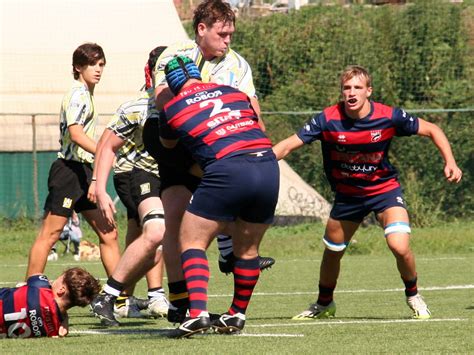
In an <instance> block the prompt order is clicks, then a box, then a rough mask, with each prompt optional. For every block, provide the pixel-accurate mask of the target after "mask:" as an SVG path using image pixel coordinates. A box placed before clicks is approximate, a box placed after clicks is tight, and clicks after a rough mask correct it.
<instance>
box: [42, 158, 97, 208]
mask: <svg viewBox="0 0 474 355" xmlns="http://www.w3.org/2000/svg"><path fill="white" fill-rule="evenodd" d="M91 179H92V166H91V165H90V164H85V163H79V162H77V161H73V160H64V159H57V160H56V161H55V162H54V163H53V164H52V165H51V168H50V169H49V176H48V197H46V202H45V203H44V210H45V212H48V211H49V212H51V213H52V214H55V215H59V216H63V217H71V216H72V211H73V210H74V211H76V212H78V213H79V212H81V211H87V210H94V209H96V208H97V206H96V205H95V203H92V202H91V201H89V200H88V199H87V192H88V190H89V185H90V183H91Z"/></svg>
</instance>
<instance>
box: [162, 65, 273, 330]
mask: <svg viewBox="0 0 474 355" xmlns="http://www.w3.org/2000/svg"><path fill="white" fill-rule="evenodd" d="M165 73H166V80H167V82H168V86H169V88H170V89H171V91H172V92H173V94H174V95H175V97H174V98H173V99H172V100H171V101H169V102H168V103H167V104H166V105H165V106H164V115H163V116H162V117H161V120H160V123H161V126H160V140H161V143H162V144H163V146H165V147H167V148H173V147H174V146H175V145H176V144H177V141H178V139H179V141H180V142H181V143H182V144H183V145H184V146H186V147H187V148H188V150H189V151H190V152H191V154H192V155H193V158H194V159H195V161H196V162H197V163H198V164H199V166H200V167H201V169H202V170H203V172H204V174H203V177H202V179H201V182H200V184H199V186H198V188H197V189H196V191H195V192H194V193H193V196H192V198H191V201H190V203H189V205H188V207H187V210H186V212H185V214H184V216H183V219H182V223H181V227H180V231H179V248H180V251H181V263H182V270H183V273H184V278H185V281H186V286H187V290H188V294H189V316H188V317H187V318H185V319H184V321H183V322H182V323H181V325H180V326H179V327H178V328H177V329H176V330H175V332H174V333H173V334H172V335H171V336H172V337H177V338H181V337H188V336H190V335H192V334H194V333H197V332H203V331H206V330H207V329H209V328H210V327H211V326H212V327H213V328H214V329H215V330H216V331H217V332H220V333H231V332H239V331H240V330H242V329H243V327H244V324H245V312H246V310H247V307H248V304H249V302H250V298H251V296H252V292H253V289H254V287H255V285H256V284H257V281H258V278H259V275H260V266H259V259H258V248H259V245H260V242H261V240H262V238H263V235H264V233H265V231H266V230H267V228H268V227H269V225H270V223H272V221H273V218H274V213H275V207H276V203H277V199H278V189H279V168H278V163H277V161H276V159H275V155H274V154H273V151H272V149H271V147H272V144H271V141H270V140H269V139H268V138H267V137H266V136H265V134H264V133H263V131H262V130H261V128H260V127H259V124H258V116H257V114H256V113H255V110H254V109H253V107H252V105H251V103H250V99H249V98H248V96H247V95H246V94H245V93H243V92H241V91H239V90H237V89H235V88H232V87H230V86H225V85H218V84H214V83H203V82H202V81H201V75H200V72H199V69H198V68H197V66H196V65H195V64H194V62H193V61H192V60H191V59H189V58H187V57H184V56H178V57H176V58H174V59H172V60H171V61H170V62H169V63H168V64H167V65H166V67H165ZM231 222H234V223H235V227H236V228H235V233H234V234H233V235H232V243H233V250H234V256H235V263H234V268H233V274H234V298H233V300H232V304H231V306H230V308H229V309H228V311H227V312H226V313H224V314H222V315H221V316H218V317H216V319H213V320H212V323H211V319H210V317H209V313H208V310H207V299H208V297H207V288H208V282H209V265H208V261H207V256H206V250H207V248H208V246H209V244H210V243H211V241H212V240H213V239H214V237H215V236H216V235H217V234H219V233H221V232H222V231H223V230H224V229H225V228H226V227H227V225H228V224H229V223H231Z"/></svg>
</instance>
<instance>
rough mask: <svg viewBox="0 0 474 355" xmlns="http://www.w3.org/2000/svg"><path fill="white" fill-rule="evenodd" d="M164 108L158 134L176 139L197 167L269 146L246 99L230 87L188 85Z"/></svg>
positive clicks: (270, 145) (268, 140)
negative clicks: (191, 156) (187, 150)
mask: <svg viewBox="0 0 474 355" xmlns="http://www.w3.org/2000/svg"><path fill="white" fill-rule="evenodd" d="M164 111H165V115H164V118H163V119H162V122H161V123H162V124H161V127H160V136H161V137H163V138H166V139H177V138H179V139H180V141H181V142H182V143H183V144H184V145H185V146H186V147H187V148H188V149H189V151H190V152H191V154H192V155H193V157H194V159H195V160H196V161H197V162H198V163H199V165H200V166H201V167H204V166H206V165H208V164H210V163H212V162H213V161H215V160H216V159H222V158H228V157H231V156H234V155H241V154H245V153H249V152H255V151H259V150H262V149H268V148H271V147H272V143H271V141H270V139H268V138H267V136H266V135H265V134H264V133H263V131H262V130H261V129H260V126H259V124H258V117H257V115H256V113H255V111H254V109H253V107H252V106H251V104H250V99H249V98H248V96H247V95H246V94H245V93H243V92H242V91H239V90H237V89H234V88H233V87H230V86H226V85H218V84H214V83H196V84H192V85H190V86H188V87H186V88H185V89H183V90H181V92H180V93H179V94H178V95H177V96H176V97H174V98H173V99H172V100H171V101H169V102H168V103H167V104H166V105H165V107H164ZM163 121H165V122H163Z"/></svg>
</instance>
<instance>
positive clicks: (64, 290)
mask: <svg viewBox="0 0 474 355" xmlns="http://www.w3.org/2000/svg"><path fill="white" fill-rule="evenodd" d="M66 293H67V288H66V286H65V285H61V286H59V287H58V289H57V290H56V295H57V296H58V297H64V295H65V294H66Z"/></svg>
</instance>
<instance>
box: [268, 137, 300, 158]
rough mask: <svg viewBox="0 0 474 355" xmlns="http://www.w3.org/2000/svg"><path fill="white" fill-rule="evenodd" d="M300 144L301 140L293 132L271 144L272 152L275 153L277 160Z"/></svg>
mask: <svg viewBox="0 0 474 355" xmlns="http://www.w3.org/2000/svg"><path fill="white" fill-rule="evenodd" d="M302 145H303V141H302V140H301V139H300V138H299V137H298V136H297V135H296V134H294V135H292V136H291V137H288V138H286V139H284V140H282V141H281V142H279V143H277V144H276V145H275V146H273V153H275V156H276V158H277V160H280V159H284V158H285V157H286V156H287V155H288V154H290V153H291V152H292V151H294V150H295V149H297V148H299V147H301V146H302Z"/></svg>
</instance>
